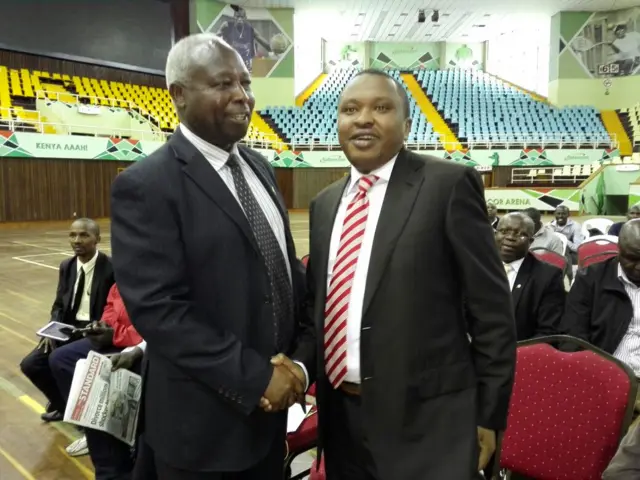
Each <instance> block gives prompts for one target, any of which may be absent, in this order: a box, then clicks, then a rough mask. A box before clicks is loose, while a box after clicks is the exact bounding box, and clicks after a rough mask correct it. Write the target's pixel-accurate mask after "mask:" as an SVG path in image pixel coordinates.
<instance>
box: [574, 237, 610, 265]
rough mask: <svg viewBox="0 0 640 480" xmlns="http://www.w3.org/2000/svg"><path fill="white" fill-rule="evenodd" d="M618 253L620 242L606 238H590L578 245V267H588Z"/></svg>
mask: <svg viewBox="0 0 640 480" xmlns="http://www.w3.org/2000/svg"><path fill="white" fill-rule="evenodd" d="M616 255H618V244H617V243H615V242H612V241H611V240H606V239H602V238H601V239H590V240H586V241H584V242H583V243H581V244H580V245H578V268H586V267H588V266H589V265H593V264H594V263H598V262H603V261H605V260H606V259H608V258H611V257H615V256H616Z"/></svg>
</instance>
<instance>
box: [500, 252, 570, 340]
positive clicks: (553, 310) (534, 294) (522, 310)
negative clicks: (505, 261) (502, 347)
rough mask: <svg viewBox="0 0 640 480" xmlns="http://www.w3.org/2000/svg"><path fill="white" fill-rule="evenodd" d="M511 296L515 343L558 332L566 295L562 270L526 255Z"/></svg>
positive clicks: (528, 254)
mask: <svg viewBox="0 0 640 480" xmlns="http://www.w3.org/2000/svg"><path fill="white" fill-rule="evenodd" d="M511 295H512V297H513V308H514V309H515V317H516V332H517V336H518V341H522V340H529V339H531V338H534V337H544V336H546V335H558V334H559V333H561V327H560V323H561V320H562V312H563V310H564V302H565V296H566V292H565V289H564V281H563V279H562V270H560V269H559V268H557V267H554V266H553V265H548V264H546V263H544V262H541V261H540V260H538V259H537V258H536V257H535V256H534V255H532V254H531V253H527V255H526V257H524V261H523V262H522V265H521V266H520V270H518V275H517V276H516V281H515V283H514V285H513V288H512V290H511Z"/></svg>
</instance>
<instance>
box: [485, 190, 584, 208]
mask: <svg viewBox="0 0 640 480" xmlns="http://www.w3.org/2000/svg"><path fill="white" fill-rule="evenodd" d="M580 194H581V191H580V189H577V188H529V189H527V188H487V189H486V190H485V191H484V197H485V199H486V200H487V201H488V202H492V203H494V204H495V205H496V206H497V207H498V210H523V209H525V208H529V207H534V208H537V209H538V210H542V211H553V210H555V209H556V208H557V207H558V206H559V205H564V206H567V207H569V210H578V209H579V207H580Z"/></svg>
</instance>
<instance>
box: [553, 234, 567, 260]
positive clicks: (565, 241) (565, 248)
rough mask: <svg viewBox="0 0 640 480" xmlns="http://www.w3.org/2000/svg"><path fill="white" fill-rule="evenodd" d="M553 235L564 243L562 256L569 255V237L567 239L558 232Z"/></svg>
mask: <svg viewBox="0 0 640 480" xmlns="http://www.w3.org/2000/svg"><path fill="white" fill-rule="evenodd" d="M553 234H554V235H555V236H556V237H558V238H559V239H560V241H561V242H562V254H563V255H566V254H567V246H568V245H569V240H568V239H567V237H565V236H564V235H563V234H561V233H558V232H553Z"/></svg>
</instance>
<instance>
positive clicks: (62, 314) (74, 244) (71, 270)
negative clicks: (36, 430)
mask: <svg viewBox="0 0 640 480" xmlns="http://www.w3.org/2000/svg"><path fill="white" fill-rule="evenodd" d="M69 243H70V244H71V248H72V249H73V253H74V256H73V257H71V258H68V259H66V260H63V261H62V263H61V264H60V268H59V277H58V288H57V291H56V299H55V300H54V302H53V306H52V307H51V317H50V321H56V322H61V323H66V324H68V325H71V326H73V327H77V328H83V327H87V326H89V324H90V323H91V322H92V320H95V319H98V318H100V317H101V316H102V312H103V310H104V307H105V304H106V303H107V295H108V294H109V289H110V288H111V286H112V285H113V282H114V278H113V268H112V267H111V259H110V258H109V257H108V256H107V255H105V254H104V253H102V252H99V251H98V244H99V243H100V227H99V226H98V224H97V223H96V222H95V221H93V220H91V219H89V218H79V219H78V220H76V221H74V222H73V223H72V224H71V228H70V231H69ZM81 338H82V336H80V335H72V336H71V338H70V340H68V341H66V342H60V341H54V340H51V339H48V338H44V339H42V340H41V341H40V343H39V344H38V346H37V347H36V348H35V349H34V350H33V351H32V352H31V353H29V354H28V355H27V356H26V357H25V358H24V359H23V360H22V362H21V363H20V370H22V373H24V374H25V376H26V377H27V378H28V379H29V380H31V382H32V383H33V384H34V385H35V386H36V387H38V389H39V390H40V391H41V392H42V393H43V394H44V395H45V396H46V397H47V400H48V401H49V404H48V405H47V411H46V412H45V413H43V414H42V416H41V417H42V420H44V421H45V422H58V421H60V420H62V417H63V415H64V410H65V405H66V399H65V398H64V397H63V395H62V393H61V392H60V389H59V388H58V385H57V383H56V379H55V377H54V375H53V373H52V370H51V364H50V358H49V357H50V355H51V353H52V352H53V351H54V350H55V349H59V348H68V349H71V350H75V349H76V347H77V341H78V340H80V339H81ZM80 345H81V346H83V348H84V350H86V352H85V354H84V356H85V357H86V355H87V353H88V352H89V350H88V349H89V347H88V346H87V344H86V343H84V344H83V343H82V342H80ZM78 348H80V347H78ZM84 350H83V351H84ZM57 353H59V352H57Z"/></svg>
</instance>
